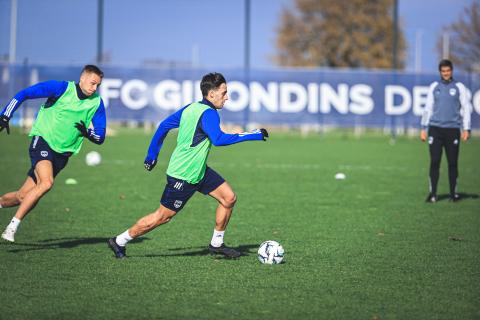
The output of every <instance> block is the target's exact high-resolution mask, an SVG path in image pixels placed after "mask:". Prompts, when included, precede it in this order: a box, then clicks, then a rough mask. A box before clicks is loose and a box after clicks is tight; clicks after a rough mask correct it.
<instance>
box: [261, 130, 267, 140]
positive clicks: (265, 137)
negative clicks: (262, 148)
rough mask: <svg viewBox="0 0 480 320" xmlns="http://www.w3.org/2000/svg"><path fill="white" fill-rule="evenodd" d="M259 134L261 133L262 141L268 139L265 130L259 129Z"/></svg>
mask: <svg viewBox="0 0 480 320" xmlns="http://www.w3.org/2000/svg"><path fill="white" fill-rule="evenodd" d="M260 133H261V134H262V136H263V141H267V138H268V131H267V129H264V128H262V129H260Z"/></svg>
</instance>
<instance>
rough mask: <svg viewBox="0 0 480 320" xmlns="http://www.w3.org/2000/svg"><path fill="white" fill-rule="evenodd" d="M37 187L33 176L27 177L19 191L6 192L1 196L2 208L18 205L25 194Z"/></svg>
mask: <svg viewBox="0 0 480 320" xmlns="http://www.w3.org/2000/svg"><path fill="white" fill-rule="evenodd" d="M33 187H35V181H33V179H32V178H31V177H27V179H26V180H25V182H24V183H23V185H22V186H21V187H20V189H18V190H17V191H13V192H8V193H5V194H4V195H3V196H1V197H0V208H2V207H3V208H10V207H15V206H18V205H19V204H20V203H21V202H22V200H23V198H25V195H26V194H27V193H28V192H29V191H30V190H31V189H32V188H33Z"/></svg>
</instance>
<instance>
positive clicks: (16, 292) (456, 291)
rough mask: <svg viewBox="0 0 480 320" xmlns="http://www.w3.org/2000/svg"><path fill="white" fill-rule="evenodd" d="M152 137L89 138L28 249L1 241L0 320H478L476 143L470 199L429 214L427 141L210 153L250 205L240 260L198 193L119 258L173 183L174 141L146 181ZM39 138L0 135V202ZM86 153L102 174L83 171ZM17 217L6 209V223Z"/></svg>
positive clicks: (348, 141) (28, 239) (325, 141)
mask: <svg viewBox="0 0 480 320" xmlns="http://www.w3.org/2000/svg"><path fill="white" fill-rule="evenodd" d="M150 138H151V134H144V133H143V132H141V131H139V130H126V129H124V130H120V132H119V134H118V135H117V136H115V137H108V138H107V140H106V142H105V144H104V145H102V146H95V145H93V144H91V143H88V142H87V143H85V144H84V148H83V150H82V152H81V154H80V155H79V156H77V157H73V158H71V160H70V163H69V165H68V166H67V168H66V169H65V170H64V171H63V172H62V173H60V175H59V176H58V177H57V180H56V184H55V186H54V188H53V190H52V191H51V192H50V193H49V194H47V195H46V196H45V197H44V198H43V200H42V201H41V202H40V203H39V204H38V206H37V207H36V208H35V209H34V211H32V212H31V214H30V215H29V216H28V217H27V218H26V219H25V220H24V222H23V223H22V225H21V227H20V229H19V232H18V233H17V235H16V241H17V242H15V243H14V244H10V243H6V242H2V243H0V319H10V320H13V319H479V318H480V285H479V284H480V232H479V230H480V198H479V195H480V167H479V159H480V140H479V139H478V138H476V139H472V140H470V141H469V142H468V143H463V144H462V146H461V151H460V178H459V192H461V193H463V196H464V200H462V201H460V202H458V203H450V202H448V201H447V200H446V199H444V200H442V201H439V202H438V203H436V204H433V205H432V204H426V203H424V199H425V197H426V194H427V187H428V181H427V174H428V150H427V145H426V144H425V143H421V142H420V141H419V140H418V139H413V138H406V137H400V138H398V139H397V140H396V142H395V143H394V144H392V143H389V138H388V137H386V136H382V135H379V134H374V133H370V134H365V135H363V136H360V137H356V136H354V135H353V134H350V133H349V132H345V131H342V132H334V133H328V134H324V135H313V134H312V135H310V136H307V137H301V136H300V135H298V134H294V133H291V134H280V133H277V134H275V133H273V134H272V135H271V139H270V140H269V141H268V142H266V143H264V142H247V143H242V144H238V145H233V146H228V147H218V148H217V147H214V148H213V149H212V152H211V155H210V159H209V165H210V166H211V167H213V168H214V169H215V170H216V171H218V172H219V173H220V174H222V175H223V176H224V177H225V178H226V179H227V181H228V182H229V183H230V184H231V186H232V187H233V188H234V190H235V191H236V193H237V196H238V202H237V205H236V207H235V210H234V214H233V217H232V219H231V221H230V225H229V228H228V230H227V232H226V236H225V241H226V243H227V244H228V245H230V246H233V247H235V248H238V249H239V250H241V251H242V252H243V253H244V256H243V257H241V258H240V259H238V260H225V259H218V258H215V257H212V256H210V255H208V254H207V251H206V246H207V245H208V243H209V241H210V237H211V235H212V231H213V226H214V210H215V207H216V202H215V201H214V200H213V199H212V198H210V197H206V196H203V195H201V194H196V195H195V196H194V197H193V198H192V199H191V200H190V202H189V203H188V205H187V206H186V207H185V209H184V210H183V211H182V212H181V213H180V214H179V215H177V216H176V217H175V218H174V219H173V221H172V222H170V223H168V224H166V225H164V226H161V227H159V228H158V229H156V230H154V231H153V232H151V233H149V234H147V235H145V236H144V237H141V238H139V239H137V240H136V241H134V242H132V243H130V244H129V246H128V248H127V254H128V255H129V258H128V259H126V260H123V261H118V260H116V259H115V258H114V257H113V254H112V252H111V251H110V250H109V249H108V248H107V245H106V240H107V238H108V237H111V236H113V235H116V234H118V233H120V232H123V231H124V230H126V229H127V228H128V227H130V226H131V225H132V224H133V223H134V222H135V221H136V220H137V219H138V218H140V217H142V216H143V215H145V214H147V213H149V212H151V211H153V210H154V209H155V208H157V206H158V204H159V199H160V196H161V193H162V191H163V187H164V185H165V169H166V165H167V161H168V159H169V157H170V154H171V151H172V149H173V146H174V142H175V138H174V135H169V136H168V137H167V140H166V145H165V148H164V149H163V150H162V152H161V153H160V157H159V164H158V165H157V167H156V168H155V169H154V171H152V172H147V171H146V170H144V169H143V159H144V155H145V153H146V149H147V147H148V144H149V141H150ZM28 144H29V139H28V137H27V136H26V135H24V134H20V133H19V132H18V131H15V132H13V133H12V134H11V135H10V136H7V135H5V134H4V132H2V134H1V135H0V146H1V148H0V193H1V194H3V193H5V192H8V191H12V190H15V189H16V188H18V187H19V185H20V183H22V182H23V180H24V179H25V172H26V171H27V169H28V167H29V158H28ZM90 150H97V151H99V152H100V153H101V154H102V157H103V162H102V164H101V165H100V166H98V167H87V166H86V165H85V162H84V157H85V154H86V152H87V151H90ZM445 162H446V161H445V158H443V159H442V168H441V177H440V184H439V194H440V195H446V194H447V190H448V181H447V180H448V179H447V176H448V175H447V170H446V169H447V168H446V164H445ZM337 172H344V173H345V174H346V176H347V178H346V179H345V180H343V181H340V180H335V179H334V175H335V173H337ZM67 178H74V179H76V180H77V181H78V184H76V185H67V184H65V180H66V179H67ZM14 212H15V211H14V209H11V208H9V209H0V228H1V229H2V230H3V228H4V227H5V226H6V224H7V223H8V222H9V220H10V218H11V217H12V216H13V215H14ZM0 231H1V230H0ZM264 240H277V241H279V242H280V243H281V244H282V245H283V246H284V248H285V251H286V255H285V259H284V262H285V263H283V264H281V265H274V266H267V265H262V264H260V263H259V261H258V260H257V256H256V250H257V248H258V246H259V244H260V243H261V242H262V241H264Z"/></svg>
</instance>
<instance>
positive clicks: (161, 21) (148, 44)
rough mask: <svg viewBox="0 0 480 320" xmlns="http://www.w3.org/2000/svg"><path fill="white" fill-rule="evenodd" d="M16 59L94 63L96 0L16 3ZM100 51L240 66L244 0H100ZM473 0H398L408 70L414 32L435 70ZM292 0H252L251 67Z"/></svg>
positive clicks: (424, 59) (5, 32)
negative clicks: (448, 36) (443, 42)
mask: <svg viewBox="0 0 480 320" xmlns="http://www.w3.org/2000/svg"><path fill="white" fill-rule="evenodd" d="M17 1H18V27H17V54H16V60H17V62H21V61H24V59H27V58H28V61H29V62H30V63H42V64H55V65H65V64H80V65H81V64H85V63H88V62H94V61H95V55H96V19H97V16H96V13H97V1H96V0H81V1H80V0H42V1H38V0H17ZM104 1H105V21H104V45H103V46H104V51H105V52H107V53H108V55H109V56H110V58H111V63H112V64H114V65H119V66H139V65H141V63H142V62H143V61H146V60H150V61H152V60H157V61H158V60H161V61H167V62H170V61H180V62H186V63H191V62H192V61H193V62H194V63H197V64H198V65H200V66H202V67H207V68H224V67H241V66H243V63H244V16H243V13H244V1H243V0H201V1H200V0H175V1H161V0H137V1H132V0H104ZM472 1H474V0H399V15H400V21H401V24H402V28H403V31H404V32H405V35H406V37H407V42H408V59H407V70H410V71H411V70H414V68H415V39H416V35H417V34H421V40H422V45H421V47H422V50H421V53H422V55H421V60H420V66H421V69H422V71H426V72H435V71H436V65H437V62H438V55H437V52H436V50H435V43H436V40H437V37H438V36H439V35H440V33H441V30H442V27H443V26H445V25H448V24H450V23H451V22H453V21H455V20H457V19H458V17H459V15H460V14H461V13H462V12H463V8H464V7H465V6H467V5H469V4H470V3H471V2H472ZM292 3H293V0H251V58H250V61H251V66H252V67H253V68H271V67H274V66H275V65H274V63H273V62H272V60H271V57H272V56H273V55H274V54H275V37H276V29H277V27H278V24H279V18H280V14H281V12H282V9H283V8H285V7H291V6H292ZM10 7H11V0H0V56H4V55H6V54H8V52H9V25H10Z"/></svg>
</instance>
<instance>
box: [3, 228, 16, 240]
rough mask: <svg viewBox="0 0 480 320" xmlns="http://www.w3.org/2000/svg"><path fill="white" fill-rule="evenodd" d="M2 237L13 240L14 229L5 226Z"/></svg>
mask: <svg viewBox="0 0 480 320" xmlns="http://www.w3.org/2000/svg"><path fill="white" fill-rule="evenodd" d="M2 239H4V240H7V241H10V242H15V231H13V230H12V229H10V228H6V229H5V231H3V233H2Z"/></svg>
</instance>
